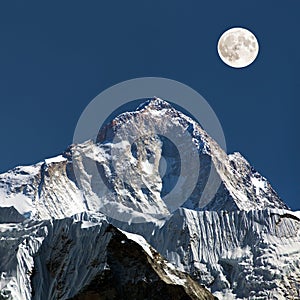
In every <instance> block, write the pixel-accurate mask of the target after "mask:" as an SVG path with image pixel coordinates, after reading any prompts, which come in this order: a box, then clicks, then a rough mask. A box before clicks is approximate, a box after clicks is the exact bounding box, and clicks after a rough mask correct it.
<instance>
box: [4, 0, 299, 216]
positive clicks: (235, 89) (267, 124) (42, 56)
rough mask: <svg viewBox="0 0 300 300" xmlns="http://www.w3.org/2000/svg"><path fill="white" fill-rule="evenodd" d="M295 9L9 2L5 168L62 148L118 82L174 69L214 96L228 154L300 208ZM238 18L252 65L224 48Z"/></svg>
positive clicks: (292, 4)
mask: <svg viewBox="0 0 300 300" xmlns="http://www.w3.org/2000/svg"><path fill="white" fill-rule="evenodd" d="M299 12H300V2H299V1H296V0H294V1H291V0H288V1H277V0H273V1H270V0H269V1H268V0H265V1H200V0H194V1H174V0H164V1H161V0H160V1H156V0H154V1H143V0H138V1H130V0H128V1H121V0H120V1H99V0H98V1H74V0H73V1H49V2H44V1H13V0H12V1H1V3H0V42H1V44H0V101H1V109H0V126H1V147H0V172H4V171H6V170H8V169H10V168H13V167H15V166H17V165H27V164H32V163H35V162H38V161H40V160H43V159H44V158H47V157H51V156H55V155H57V154H59V153H61V152H62V151H63V150H64V149H65V148H66V147H67V146H68V145H69V144H70V143H71V142H72V138H73V133H74V129H75V126H76V122H77V120H78V118H79V116H80V114H81V112H82V111H83V109H84V108H85V107H86V106H87V105H88V103H89V102H90V101H91V100H92V99H93V98H94V97H95V96H97V95H98V94H99V93H100V92H101V91H103V90H104V89H106V88H108V87H110V86H111V85H113V84H116V83H118V82H121V81H124V80H128V79H132V78H136V77H144V76H157V77H167V78H170V79H174V80H177V81H180V82H182V83H185V84H187V85H189V86H190V87H192V88H193V89H195V90H196V91H198V92H199V93H200V94H201V95H202V96H203V97H204V98H205V99H206V100H207V101H208V103H209V104H210V105H211V107H212V108H213V109H214V111H215V113H216V114H217V116H218V117H219V120H220V122H221V124H222V126H223V130H224V133H225V136H226V141H227V149H228V152H233V151H239V152H241V153H242V154H243V155H244V156H245V157H246V158H247V159H248V160H249V162H250V163H251V164H252V165H253V166H254V167H255V168H256V169H257V170H258V171H259V172H261V173H262V175H264V176H265V177H267V178H268V179H269V181H270V182H271V184H272V185H273V187H274V188H275V190H276V191H277V192H278V193H279V195H280V196H281V198H282V199H283V200H285V202H286V203H287V204H288V205H289V206H290V207H291V208H292V209H295V210H296V209H298V210H299V209H300V201H299V196H298V195H299V194H300V184H299V179H300V176H299V173H298V170H299V168H300V159H299V153H298V152H299V144H300V142H299V133H298V129H300V118H299V116H298V114H299V111H300V104H299V100H300V99H299V96H298V95H299V88H300V75H299V70H300V56H299V49H300V38H299V37H300V34H299V29H300V18H299ZM234 26H240V27H245V28H248V29H249V30H251V31H252V32H253V33H254V34H255V35H256V37H257V38H258V41H259V44H260V53H259V55H258V58H257V59H256V61H255V62H254V63H253V64H252V65H251V66H249V67H247V68H244V69H234V68H230V67H228V66H226V65H225V64H224V63H223V62H222V61H221V60H220V59H219V57H218V54H217V49H216V45H217V41H218V38H219V37H220V35H221V34H222V33H223V32H224V31H225V30H226V29H228V28H230V27H234ZM133 100H134V99H133ZM187 101H188V99H187Z"/></svg>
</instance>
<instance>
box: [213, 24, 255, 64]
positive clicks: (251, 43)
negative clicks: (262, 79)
mask: <svg viewBox="0 0 300 300" xmlns="http://www.w3.org/2000/svg"><path fill="white" fill-rule="evenodd" d="M258 50H259V46H258V41H257V39H256V37H255V35H254V34H253V33H252V32H251V31H249V30H247V29H245V28H241V27H235V28H231V29H229V30H227V31H225V32H224V33H223V34H222V35H221V37H220V39H219V42H218V53H219V56H220V58H221V59H222V61H223V62H224V63H225V64H227V65H228V66H230V67H233V68H244V67H247V66H249V65H250V64H252V63H253V62H254V60H255V59H256V57H257V54H258Z"/></svg>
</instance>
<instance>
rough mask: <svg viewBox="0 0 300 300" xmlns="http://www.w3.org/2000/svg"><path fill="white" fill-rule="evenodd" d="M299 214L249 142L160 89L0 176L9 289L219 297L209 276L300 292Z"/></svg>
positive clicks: (231, 284)
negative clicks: (207, 126) (224, 136)
mask: <svg viewBox="0 0 300 300" xmlns="http://www.w3.org/2000/svg"><path fill="white" fill-rule="evenodd" d="M299 217H300V213H298V212H292V211H290V210H289V208H288V207H287V205H286V204H285V203H284V202H283V201H282V200H281V199H280V198H279V196H278V195H277V194H276V192H275V191H274V189H273V188H272V187H271V185H270V183H269V182H268V181H267V179H266V178H264V177H263V176H262V175H260V174H259V173H258V172H257V171H256V170H255V169H254V168H253V167H252V166H251V165H250V164H249V163H248V162H247V161H246V159H245V158H244V157H243V156H242V155H241V154H240V153H233V154H229V155H227V154H226V153H225V152H224V151H223V150H222V149H221V147H220V146H219V145H218V144H217V143H216V142H215V141H214V140H213V139H212V138H211V137H210V136H209V135H208V134H207V133H206V132H205V130H203V128H202V127H201V125H200V124H198V123H197V122H196V121H195V120H193V119H192V118H191V117H189V116H187V115H185V114H183V113H182V112H180V111H178V110H176V109H175V108H174V107H172V106H171V105H170V104H169V103H168V102H166V101H163V100H161V99H158V98H155V99H152V100H148V101H146V102H145V103H143V104H142V105H140V106H139V107H138V108H137V109H136V110H135V111H132V112H125V113H123V114H121V115H119V116H117V117H116V118H114V119H113V120H112V121H110V122H109V123H108V124H107V125H106V126H104V127H103V128H101V130H100V131H99V134H98V137H97V139H96V141H93V140H89V141H86V142H84V143H82V144H73V145H71V146H70V147H69V148H68V149H67V150H66V151H65V152H64V153H62V154H61V155H59V156H57V157H54V158H51V159H46V160H45V161H43V162H41V163H37V164H36V165H33V166H23V167H17V168H15V169H13V170H11V171H8V172H7V173H4V174H1V175H0V223H1V224H0V228H1V243H0V248H1V253H2V255H1V256H2V257H3V258H2V259H1V269H0V272H1V274H2V275H1V285H0V287H1V293H2V294H1V295H2V298H3V299H9V297H10V296H9V295H11V296H12V299H31V298H32V299H114V298H113V297H117V298H116V299H147V298H145V297H146V296H145V295H149V297H150V298H149V299H156V298H155V297H156V296H155V295H154V294H153V295H151V293H150V292H151V291H153V290H155V289H159V290H160V292H161V295H163V297H165V298H166V299H212V298H211V297H212V296H211V294H210V293H209V292H207V290H205V289H204V288H203V287H202V285H203V286H205V287H206V288H207V289H209V290H210V291H211V292H212V293H213V294H214V295H215V296H217V297H218V298H219V299H300V295H299V290H300V285H299V282H300V237H299V226H300V219H299ZM130 232H131V233H132V234H134V235H132V234H131V233H130ZM120 241H121V242H122V241H124V243H123V242H122V243H121V244H120ZM146 241H147V242H146ZM147 243H149V245H151V246H149V245H147ZM145 245H146V246H145ZM145 247H146V248H145ZM117 249H118V250H117ZM149 249H150V250H149ZM65 251H66V252H65ZM149 251H150V252H149ZM154 253H155V254H154ZM153 257H154V258H153ZM94 260H95V261H94ZM94 265H96V267H95V266H94ZM188 274H189V275H188ZM143 278H146V279H145V280H144V279H143ZM101 286H102V287H105V288H104V289H101V288H100V287H101ZM22 293H23V294H24V295H23V294H22ZM5 295H8V296H7V298H5V297H6V296H5ZM21 295H22V296H21ZM128 295H132V298H130V296H128ZM133 295H134V296H133ZM150 295H151V296H150ZM175 295H176V296H175ZM22 297H23V298H22ZM51 297H52V298H51ZM93 297H94V298H93ZM97 297H98V298H97ZM105 297H106V298H105ZM128 297H129V298H128ZM168 297H169V298H168ZM175 297H178V298H175ZM201 297H202V298H201ZM0 299H1V297H0Z"/></svg>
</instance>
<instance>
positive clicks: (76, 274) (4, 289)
mask: <svg viewBox="0 0 300 300" xmlns="http://www.w3.org/2000/svg"><path fill="white" fill-rule="evenodd" d="M80 219H81V220H80ZM84 219H85V221H84ZM87 223H89V226H86V225H87ZM7 236H9V237H10V238H9V240H8V239H6V237H7ZM0 238H1V244H0V253H1V257H2V261H1V265H0V276H1V287H0V297H1V299H15V300H29V299H38V300H39V299H45V300H47V299H49V300H50V299H60V300H63V299H72V297H79V298H78V299H81V298H80V297H83V299H86V298H84V295H86V296H87V295H90V294H91V295H92V294H93V295H97V290H94V289H93V285H92V282H97V280H99V278H102V280H100V283H98V284H100V286H101V285H102V286H101V288H100V289H99V291H98V293H99V295H98V297H100V298H101V296H103V293H104V295H105V293H107V294H108V293H109V288H108V285H109V284H110V283H112V282H113V281H114V280H116V278H118V277H120V276H122V277H121V278H122V282H121V283H120V282H119V283H117V282H115V286H114V287H113V288H115V291H114V293H115V294H116V296H117V295H119V299H128V295H127V296H126V293H125V294H123V292H122V289H121V292H120V290H118V285H117V284H119V285H120V286H121V285H122V286H124V290H127V293H128V292H131V293H138V292H139V293H141V294H142V293H149V291H148V290H147V289H146V288H143V285H145V284H146V285H148V286H149V287H148V289H149V290H151V289H152V293H155V288H153V287H152V285H153V286H156V287H157V286H160V289H161V293H165V296H167V297H170V296H171V290H172V288H174V289H175V291H176V289H177V293H178V294H179V296H180V297H179V296H178V298H177V297H175V298H172V299H182V298H181V297H182V296H183V295H185V296H189V297H190V298H189V299H214V298H213V296H212V295H211V294H210V293H209V292H208V291H207V290H206V289H205V288H203V287H201V286H200V285H198V284H197V283H196V282H195V281H193V280H192V279H191V278H190V277H189V276H188V275H187V274H184V273H182V272H180V271H177V270H176V269H175V268H174V267H173V266H172V265H169V263H168V262H167V261H165V260H164V259H163V258H162V257H161V256H160V255H159V253H158V252H157V251H155V250H154V248H152V247H151V246H150V245H149V244H148V243H147V242H146V241H145V240H144V239H143V238H142V237H141V236H138V235H136V234H132V233H127V232H125V231H120V230H118V229H117V228H116V227H113V226H112V225H110V224H109V223H108V222H107V221H106V220H105V217H104V216H103V215H97V216H89V215H87V214H83V215H81V216H80V215H78V216H75V217H74V218H66V219H61V220H53V221H42V222H27V223H22V224H19V225H16V224H14V225H12V224H6V225H0ZM4 240H5V242H4ZM140 243H142V245H141V246H140ZM7 252H8V253H7ZM129 253H131V254H129ZM3 257H5V258H6V259H5V260H3ZM116 263H117V265H116ZM116 267H117V268H116ZM123 268H124V269H123ZM130 268H131V271H130ZM132 271H133V272H134V273H133V274H132ZM126 272H127V273H126ZM106 277H107V279H106ZM133 283H135V284H136V287H134V285H133ZM139 285H141V287H139ZM120 286H119V287H120ZM126 286H127V288H126V289H125V287H126ZM113 288H112V287H110V289H113ZM130 289H132V290H131V291H130ZM157 296H159V295H157ZM76 299H77V298H76ZM151 299H158V298H155V297H152V298H151ZM167 299H170V298H167Z"/></svg>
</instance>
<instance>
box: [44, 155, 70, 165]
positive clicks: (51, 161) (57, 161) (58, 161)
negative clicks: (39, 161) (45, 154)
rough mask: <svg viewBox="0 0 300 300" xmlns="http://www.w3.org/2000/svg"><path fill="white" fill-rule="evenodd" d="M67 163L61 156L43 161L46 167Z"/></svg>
mask: <svg viewBox="0 0 300 300" xmlns="http://www.w3.org/2000/svg"><path fill="white" fill-rule="evenodd" d="M64 161H67V159H66V158H65V157H63V156H62V155H58V156H55V157H52V158H47V159H45V163H46V164H47V165H49V164H52V163H60V162H64Z"/></svg>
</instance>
